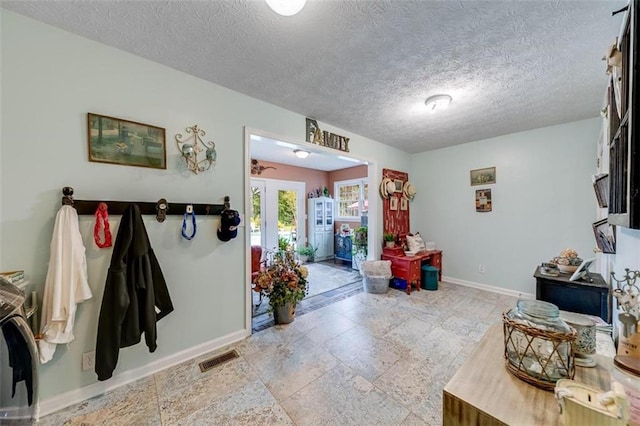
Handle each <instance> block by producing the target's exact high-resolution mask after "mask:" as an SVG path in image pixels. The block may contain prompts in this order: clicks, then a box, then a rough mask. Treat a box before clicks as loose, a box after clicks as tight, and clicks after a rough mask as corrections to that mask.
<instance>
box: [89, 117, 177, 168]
mask: <svg viewBox="0 0 640 426" xmlns="http://www.w3.org/2000/svg"><path fill="white" fill-rule="evenodd" d="M87 143H88V147H89V149H88V151H89V161H91V162H94V163H110V164H119V165H123V166H137V167H150V168H153V169H166V168H167V141H166V130H165V129H164V128H162V127H157V126H152V125H150V124H144V123H138V122H136V121H129V120H124V119H122V118H116V117H109V116H106V115H100V114H94V113H91V112H90V113H87Z"/></svg>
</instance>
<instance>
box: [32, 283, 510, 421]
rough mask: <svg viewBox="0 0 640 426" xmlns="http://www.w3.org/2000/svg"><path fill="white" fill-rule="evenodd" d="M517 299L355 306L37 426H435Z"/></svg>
mask: <svg viewBox="0 0 640 426" xmlns="http://www.w3.org/2000/svg"><path fill="white" fill-rule="evenodd" d="M515 302H516V299H515V298H513V297H509V296H504V295H500V294H496V293H491V292H486V291H482V290H477V289H472V288H468V287H463V286H458V285H454V284H448V283H440V286H439V289H438V290H437V291H425V290H422V291H420V292H412V294H411V295H407V294H406V293H404V292H402V291H399V290H393V289H391V290H389V292H388V293H387V294H383V295H376V294H367V293H362V292H361V293H357V294H355V295H354V296H352V297H349V298H346V299H343V300H340V301H338V302H336V303H333V304H331V305H328V306H325V307H321V308H319V309H316V310H314V311H312V312H308V313H305V314H303V315H298V316H297V317H296V319H295V321H294V322H293V323H291V324H289V325H285V326H276V327H271V328H267V329H265V330H263V331H260V332H258V333H255V334H253V335H252V336H251V337H249V338H247V339H245V340H244V341H242V342H239V343H237V344H234V345H232V346H230V347H228V348H224V349H221V350H220V351H216V352H215V353H219V352H223V351H225V350H228V349H230V348H234V349H236V350H237V351H238V353H239V354H240V357H239V358H237V359H235V360H232V361H230V362H227V363H225V364H222V365H220V366H218V367H217V368H215V369H213V370H211V371H209V372H206V373H201V372H200V369H199V368H198V362H200V361H202V360H204V359H207V358H209V357H211V356H212V355H213V354H214V353H212V354H207V355H204V356H202V357H199V358H198V359H194V360H190V361H186V362H184V363H182V364H180V365H178V366H175V367H173V368H170V369H167V370H165V371H161V372H159V373H157V374H155V375H153V376H150V377H147V378H145V379H142V380H139V381H137V382H134V383H132V384H129V385H127V386H123V387H121V388H118V389H116V390H115V391H112V392H109V393H107V394H105V395H102V396H99V397H96V398H93V399H91V400H89V401H85V402H83V403H80V404H77V405H75V406H72V407H69V408H67V409H65V410H62V411H60V412H57V413H54V414H51V415H49V416H46V417H44V418H42V419H40V422H39V423H38V424H42V425H62V424H65V425H205V424H207V425H208V424H211V425H236V424H238V425H245V424H246V425H260V424H264V425H271V424H278V425H280V424H282V425H287V424H289V425H438V424H441V422H442V420H441V418H442V414H441V413H442V389H443V387H444V385H445V384H446V383H447V382H448V380H449V379H450V378H451V376H452V375H453V374H454V373H455V371H456V370H457V369H458V367H459V366H460V365H461V364H462V363H463V362H464V360H465V359H466V357H467V356H468V354H469V353H470V352H471V350H472V349H473V347H474V345H475V344H476V342H477V341H478V340H479V339H480V338H481V337H482V335H483V334H484V332H485V331H486V330H487V328H488V327H489V326H490V324H492V323H494V322H497V321H500V320H501V313H502V312H503V311H504V310H507V309H510V308H511V307H514V306H515Z"/></svg>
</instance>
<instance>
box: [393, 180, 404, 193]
mask: <svg viewBox="0 0 640 426" xmlns="http://www.w3.org/2000/svg"><path fill="white" fill-rule="evenodd" d="M393 183H394V184H395V187H396V189H395V191H394V192H402V188H404V182H403V181H401V180H400V179H396V180H394V181H393Z"/></svg>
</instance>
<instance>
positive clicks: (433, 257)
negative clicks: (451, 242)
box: [382, 250, 442, 294]
mask: <svg viewBox="0 0 640 426" xmlns="http://www.w3.org/2000/svg"><path fill="white" fill-rule="evenodd" d="M382 260H390V261H391V273H392V274H393V276H394V277H396V278H400V279H403V280H405V281H406V282H407V294H411V287H415V288H416V289H417V290H418V291H420V284H421V279H422V265H423V264H429V265H431V266H435V267H436V268H438V280H439V281H441V280H442V251H441V250H430V251H424V252H420V253H417V254H416V255H415V256H406V255H405V254H390V253H385V252H383V253H382Z"/></svg>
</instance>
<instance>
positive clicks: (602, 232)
mask: <svg viewBox="0 0 640 426" xmlns="http://www.w3.org/2000/svg"><path fill="white" fill-rule="evenodd" d="M593 235H594V236H595V238H596V244H597V245H598V248H599V249H600V251H602V252H603V253H609V254H615V253H616V227H615V226H613V225H610V224H609V221H608V219H606V218H605V219H602V220H599V221H597V222H594V223H593Z"/></svg>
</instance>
